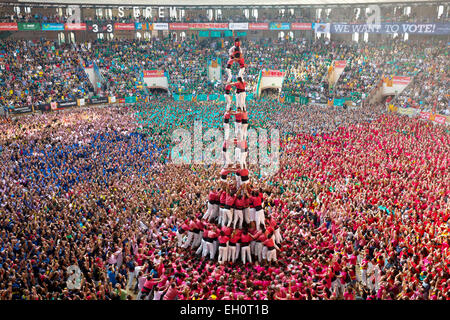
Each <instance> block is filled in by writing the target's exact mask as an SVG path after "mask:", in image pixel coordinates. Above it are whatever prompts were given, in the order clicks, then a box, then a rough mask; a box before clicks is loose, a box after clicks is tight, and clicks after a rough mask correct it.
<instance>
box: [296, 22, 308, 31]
mask: <svg viewBox="0 0 450 320" xmlns="http://www.w3.org/2000/svg"><path fill="white" fill-rule="evenodd" d="M291 30H312V23H298V22H294V23H291Z"/></svg>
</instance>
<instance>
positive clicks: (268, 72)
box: [262, 70, 286, 77]
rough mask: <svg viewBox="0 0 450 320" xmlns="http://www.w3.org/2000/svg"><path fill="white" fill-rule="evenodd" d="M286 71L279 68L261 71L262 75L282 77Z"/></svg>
mask: <svg viewBox="0 0 450 320" xmlns="http://www.w3.org/2000/svg"><path fill="white" fill-rule="evenodd" d="M285 74H286V72H283V71H279V70H265V71H263V72H262V76H263V77H284V75H285Z"/></svg>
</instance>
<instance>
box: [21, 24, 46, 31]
mask: <svg viewBox="0 0 450 320" xmlns="http://www.w3.org/2000/svg"><path fill="white" fill-rule="evenodd" d="M18 26H19V30H23V31H37V30H41V24H40V23H34V22H19V23H18Z"/></svg>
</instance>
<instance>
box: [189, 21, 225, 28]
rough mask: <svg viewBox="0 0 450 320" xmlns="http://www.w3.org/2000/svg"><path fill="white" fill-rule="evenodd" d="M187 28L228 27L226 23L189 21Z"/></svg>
mask: <svg viewBox="0 0 450 320" xmlns="http://www.w3.org/2000/svg"><path fill="white" fill-rule="evenodd" d="M189 29H228V23H216V22H211V23H189Z"/></svg>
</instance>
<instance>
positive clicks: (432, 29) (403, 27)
mask: <svg viewBox="0 0 450 320" xmlns="http://www.w3.org/2000/svg"><path fill="white" fill-rule="evenodd" d="M355 32H359V33H362V32H367V33H386V34H389V33H410V34H450V23H395V22H389V23H380V24H348V23H333V24H331V33H355Z"/></svg>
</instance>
